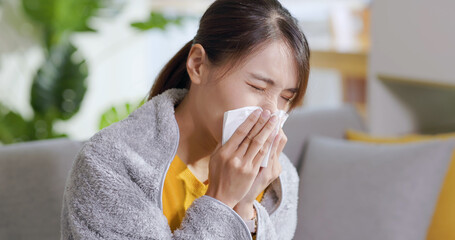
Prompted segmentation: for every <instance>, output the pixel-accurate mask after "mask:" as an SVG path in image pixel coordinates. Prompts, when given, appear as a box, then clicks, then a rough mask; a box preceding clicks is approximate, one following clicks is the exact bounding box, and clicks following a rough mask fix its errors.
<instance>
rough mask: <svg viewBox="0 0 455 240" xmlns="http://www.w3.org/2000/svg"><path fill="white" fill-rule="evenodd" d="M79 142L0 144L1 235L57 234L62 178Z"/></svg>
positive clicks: (37, 239)
mask: <svg viewBox="0 0 455 240" xmlns="http://www.w3.org/2000/svg"><path fill="white" fill-rule="evenodd" d="M81 146H82V143H81V142H77V141H71V140H68V139H54V140H42V141H35V142H27V143H18V144H12V145H6V146H1V147H0V239H2V240H3V239H4V240H9V239H33V240H52V239H54V240H55V239H59V238H60V214H61V205H62V199H63V190H64V188H65V180H66V178H67V176H68V172H69V170H70V168H71V165H72V163H73V161H74V159H75V156H76V154H77V152H78V151H79V150H80V148H81Z"/></svg>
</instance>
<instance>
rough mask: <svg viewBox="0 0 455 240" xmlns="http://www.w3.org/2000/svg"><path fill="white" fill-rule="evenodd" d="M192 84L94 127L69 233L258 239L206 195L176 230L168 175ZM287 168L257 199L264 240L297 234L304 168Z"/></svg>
mask: <svg viewBox="0 0 455 240" xmlns="http://www.w3.org/2000/svg"><path fill="white" fill-rule="evenodd" d="M186 93H187V90H186V89H169V90H167V91H166V92H164V93H162V94H160V95H158V96H155V97H154V98H152V99H151V100H150V101H148V102H146V103H145V104H144V105H143V106H141V107H140V108H139V109H138V110H136V111H135V112H133V113H132V114H131V115H130V116H129V117H128V118H127V119H125V120H123V121H121V122H118V123H116V124H113V125H111V126H110V127H107V128H105V129H103V130H102V131H100V132H98V133H97V134H95V135H94V136H93V137H92V138H91V139H90V140H89V141H88V142H87V143H86V144H85V145H84V146H83V148H82V150H81V151H80V153H79V154H78V157H77V159H76V161H75V163H74V165H73V168H72V170H71V173H70V176H69V178H68V180H67V185H66V189H65V193H64V201H63V210H62V218H61V220H62V222H61V223H62V235H61V238H62V239H110V240H114V239H236V240H241V239H252V238H251V234H250V233H249V231H248V228H247V226H246V224H245V223H244V222H243V220H242V219H241V218H240V216H239V215H238V214H237V213H236V212H235V211H233V210H232V209H231V208H230V207H228V206H227V205H225V204H224V203H222V202H220V201H218V200H216V199H214V198H211V197H208V196H203V197H201V198H198V199H196V200H195V201H194V202H193V204H192V205H191V206H190V207H189V209H188V210H187V212H186V215H185V217H184V219H183V221H182V224H181V226H180V228H179V229H177V230H176V231H174V233H172V232H171V230H170V228H169V225H168V222H167V219H166V217H165V216H164V214H163V211H162V202H161V191H162V184H163V181H164V177H165V174H166V172H167V169H168V166H169V164H170V162H171V161H172V160H173V158H174V156H175V153H176V150H177V147H178V142H179V129H178V125H177V122H176V120H175V115H174V107H175V105H176V104H178V103H179V102H180V101H181V100H182V99H183V97H184V96H185V95H186ZM280 162H281V164H282V167H283V172H282V173H281V175H280V177H279V178H277V179H276V180H275V181H274V182H273V183H272V184H271V185H270V186H269V188H267V191H266V192H265V194H264V197H263V199H262V201H261V203H259V202H257V201H256V202H255V204H254V206H255V208H256V209H257V212H258V218H259V219H260V220H259V226H258V236H257V239H258V240H262V239H292V237H293V236H294V232H295V227H296V222H297V212H296V211H297V195H298V194H297V191H298V181H299V180H298V179H299V178H298V175H297V171H296V170H295V168H294V167H293V165H292V164H291V163H290V161H289V159H288V158H287V157H286V156H285V155H284V154H282V155H281V156H280Z"/></svg>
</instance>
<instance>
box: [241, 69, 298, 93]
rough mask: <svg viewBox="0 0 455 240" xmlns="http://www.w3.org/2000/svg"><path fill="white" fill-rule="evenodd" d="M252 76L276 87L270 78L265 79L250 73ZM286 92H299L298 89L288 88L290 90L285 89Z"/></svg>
mask: <svg viewBox="0 0 455 240" xmlns="http://www.w3.org/2000/svg"><path fill="white" fill-rule="evenodd" d="M250 76H251V77H253V78H255V79H257V80H261V81H264V82H266V83H268V84H270V85H272V86H275V81H273V80H272V79H270V78H268V77H264V76H262V75H260V74H257V73H250ZM285 91H290V92H292V93H296V92H297V91H298V89H297V88H288V89H285Z"/></svg>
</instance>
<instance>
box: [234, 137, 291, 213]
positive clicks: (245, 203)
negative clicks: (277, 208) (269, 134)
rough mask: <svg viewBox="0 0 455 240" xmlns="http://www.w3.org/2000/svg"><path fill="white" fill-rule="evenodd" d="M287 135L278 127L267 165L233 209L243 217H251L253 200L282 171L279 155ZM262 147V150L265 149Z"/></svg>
mask: <svg viewBox="0 0 455 240" xmlns="http://www.w3.org/2000/svg"><path fill="white" fill-rule="evenodd" d="M286 142H287V137H286V135H285V134H284V132H283V130H282V129H280V131H279V133H278V134H277V136H276V137H275V140H274V142H273V146H272V150H271V152H270V158H269V162H268V165H267V167H265V168H261V169H260V170H259V173H258V175H257V177H256V179H255V180H254V182H253V185H252V186H251V188H250V191H249V192H248V193H247V194H246V195H245V197H243V199H242V200H241V201H240V202H239V203H237V205H236V206H235V207H234V210H235V211H236V212H237V213H238V214H239V215H240V216H241V217H242V218H243V219H251V218H253V215H254V212H253V211H254V210H253V202H254V200H255V199H256V198H257V196H258V195H259V194H260V193H261V192H262V191H264V190H265V188H267V187H268V186H269V185H270V183H272V182H273V181H274V180H275V179H276V178H278V176H279V175H280V174H281V172H282V168H281V163H280V161H279V157H280V154H281V152H282V151H283V149H284V146H285V145H286ZM267 149H268V148H267ZM267 149H264V150H267Z"/></svg>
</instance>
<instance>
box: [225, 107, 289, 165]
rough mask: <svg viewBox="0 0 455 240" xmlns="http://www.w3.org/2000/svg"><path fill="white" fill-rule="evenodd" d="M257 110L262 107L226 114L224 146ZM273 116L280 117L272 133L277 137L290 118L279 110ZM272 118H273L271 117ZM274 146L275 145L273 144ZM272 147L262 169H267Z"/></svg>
mask: <svg viewBox="0 0 455 240" xmlns="http://www.w3.org/2000/svg"><path fill="white" fill-rule="evenodd" d="M256 109H262V108H261V107H258V106H248V107H242V108H238V109H234V110H230V111H227V112H225V113H224V118H223V140H222V145H224V144H225V143H226V142H227V141H228V140H229V138H231V136H232V135H233V134H234V132H235V130H237V128H238V127H239V126H240V125H241V124H242V123H243V122H244V121H245V120H246V119H247V118H248V116H249V115H250V114H251V113H253V112H254V110H256ZM273 115H278V119H279V123H278V124H276V128H275V130H274V131H273V132H272V134H273V137H275V136H276V135H277V134H278V132H279V131H280V128H282V127H283V125H284V122H285V121H286V119H287V118H288V116H289V115H288V114H287V113H286V112H285V111H283V110H278V111H276V112H274V113H273V114H272V116H273ZM270 117H271V116H270ZM272 145H273V143H272ZM272 145H270V148H269V150H268V151H267V154H266V155H265V157H264V159H263V160H262V163H261V167H267V163H268V161H269V157H270V152H271V151H272Z"/></svg>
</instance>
